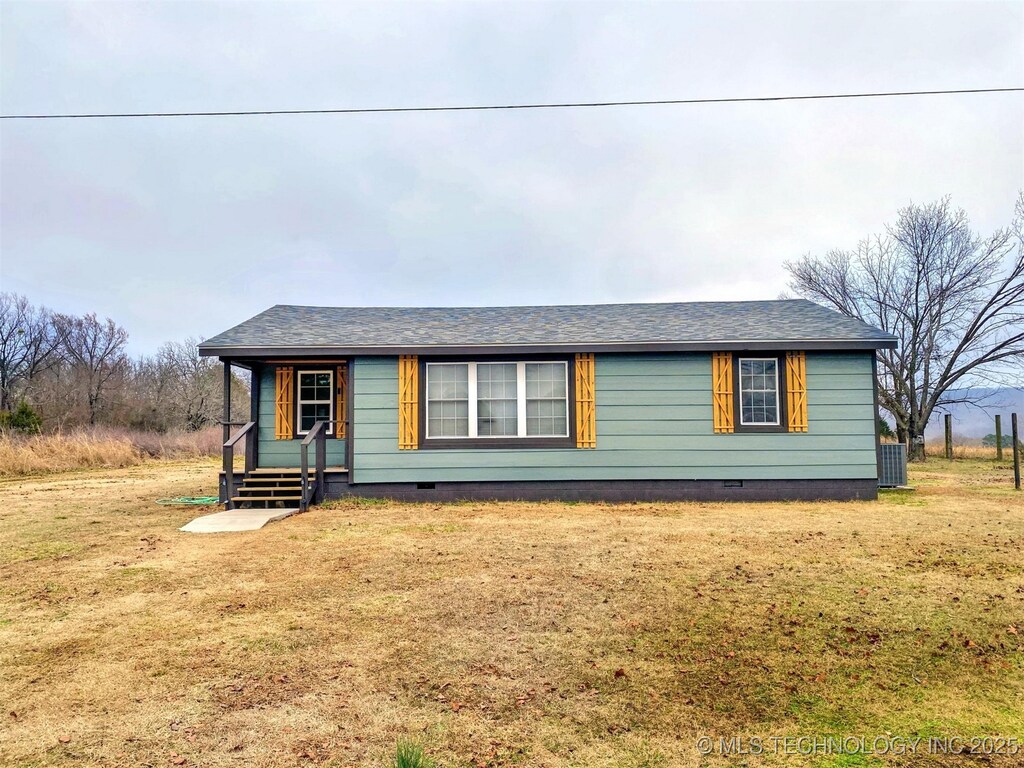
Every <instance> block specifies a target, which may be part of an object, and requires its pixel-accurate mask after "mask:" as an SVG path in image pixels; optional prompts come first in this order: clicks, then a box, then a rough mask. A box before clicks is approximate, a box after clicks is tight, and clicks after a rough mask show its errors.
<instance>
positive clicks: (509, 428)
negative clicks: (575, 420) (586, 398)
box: [426, 361, 569, 440]
mask: <svg viewBox="0 0 1024 768" xmlns="http://www.w3.org/2000/svg"><path fill="white" fill-rule="evenodd" d="M568 378H569V377H568V364H567V363H566V362H564V361H545V362H504V361H502V362H487V363H476V362H464V363H463V362H457V363H427V365H426V405H427V413H426V429H427V432H426V437H427V440H431V439H439V438H440V439H444V438H454V439H458V438H481V439H488V438H513V439H514V438H568V437H569V380H568Z"/></svg>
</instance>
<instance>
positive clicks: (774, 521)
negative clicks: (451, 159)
mask: <svg viewBox="0 0 1024 768" xmlns="http://www.w3.org/2000/svg"><path fill="white" fill-rule="evenodd" d="M215 472H216V470H215V465H214V463H213V462H210V461H205V460H200V461H192V462H187V463H149V464H144V465H141V466H135V467H128V468H124V469H112V470H98V471H83V472H75V473H68V474H60V475H53V476H49V477H44V478H34V479H23V480H8V481H4V482H0V702H2V707H3V710H2V711H0V717H2V720H0V764H3V765H10V766H44V765H70V766H142V765H152V766H168V765H201V766H292V765H294V766H307V765H308V766H312V765H337V766H347V765H358V766H383V765H386V764H388V760H389V757H390V755H391V754H392V753H393V752H394V745H395V742H396V740H397V739H399V738H411V739H412V740H414V741H415V742H417V743H419V744H421V745H423V747H424V748H425V749H426V751H427V753H428V754H429V755H431V756H433V757H434V758H435V759H436V760H437V761H438V763H439V765H442V766H551V767H554V766H580V767H589V766H622V767H623V768H626V767H629V768H642V767H644V766H647V767H651V768H653V767H655V766H666V767H668V766H699V765H710V766H715V765H726V764H728V765H733V766H736V765H751V766H761V765H793V766H804V765H816V766H861V765H864V766H872V765H885V766H889V765H893V766H895V765H909V764H914V765H961V764H962V765H971V766H976V765H995V766H1010V765H1019V764H1021V763H1022V762H1024V758H1022V757H1021V756H1020V755H1018V756H1016V757H995V758H993V759H991V760H989V759H977V758H969V757H963V758H955V757H950V756H944V757H934V758H923V757H920V756H919V757H918V758H916V759H915V760H913V761H912V760H910V759H909V758H907V757H902V758H897V757H891V756H890V757H878V756H872V755H865V754H859V755H845V756H836V755H819V756H817V757H808V756H800V755H797V756H785V755H762V756H748V757H746V758H735V757H734V758H723V757H721V756H720V755H716V754H712V755H709V756H707V757H701V756H700V755H699V754H698V752H697V750H696V748H695V740H696V738H697V737H698V736H700V735H703V734H710V735H712V736H714V737H715V738H718V737H731V736H734V735H739V736H744V737H750V736H762V737H768V736H772V735H780V736H781V735H790V736H797V735H810V736H815V735H818V736H821V735H829V734H831V735H866V736H869V737H874V736H878V735H884V734H886V733H889V734H892V735H895V736H906V737H910V736H913V735H924V736H961V737H972V736H981V735H999V736H1003V737H1007V738H1016V739H1021V738H1024V551H1022V545H1024V498H1022V496H1021V495H1020V494H1015V493H1014V492H1013V490H1012V484H1011V481H1010V473H1009V464H1008V463H1004V464H1002V465H1001V466H997V465H995V464H994V463H993V462H978V461H975V462H968V461H964V462H956V463H954V464H953V465H951V464H950V463H948V462H945V461H942V460H931V461H929V462H928V464H927V465H926V466H925V467H924V468H923V469H915V471H914V472H913V476H912V479H913V482H914V484H915V485H916V486H917V487H918V490H917V491H916V492H913V493H906V492H893V493H886V494H885V495H884V496H883V497H882V499H881V500H879V501H878V502H870V503H869V502H865V503H850V504H839V503H819V504H807V503H790V504H750V505H740V504H637V505H591V504H511V503H494V504H477V503H473V504H446V505H411V504H370V503H352V502H347V503H338V504H332V505H330V506H326V507H320V508H315V509H314V510H313V511H311V512H310V513H308V514H306V515H301V516H297V517H294V518H290V519H288V520H286V521H283V522H280V523H275V524H273V525H271V526H269V527H267V528H265V529H264V530H262V531H259V532H255V533H242V534H218V535H195V534H183V533H179V532H178V531H177V530H176V529H177V527H178V526H180V525H182V524H183V523H185V522H186V521H188V520H189V519H190V518H191V517H193V516H195V515H196V514H198V511H197V510H196V509H188V508H175V507H162V506H158V505H156V504H154V503H153V500H154V499H156V498H157V497H163V496H176V495H182V494H186V495H206V494H210V493H213V492H214V491H215Z"/></svg>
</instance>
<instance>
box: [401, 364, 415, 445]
mask: <svg viewBox="0 0 1024 768" xmlns="http://www.w3.org/2000/svg"><path fill="white" fill-rule="evenodd" d="M419 399H420V366H419V360H418V359H417V357H416V355H402V356H401V357H399V358H398V449H399V450H402V451H414V450H416V449H417V448H419V447H420V446H419V426H420V418H419V415H420V414H419Z"/></svg>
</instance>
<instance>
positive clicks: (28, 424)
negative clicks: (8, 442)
mask: <svg viewBox="0 0 1024 768" xmlns="http://www.w3.org/2000/svg"><path fill="white" fill-rule="evenodd" d="M42 426H43V420H42V418H40V416H39V414H38V413H36V412H35V411H34V410H33V409H32V406H31V405H29V404H28V403H27V402H25V401H24V400H22V401H21V402H20V403H18V407H17V408H15V409H14V410H13V411H0V429H2V430H11V431H12V432H20V433H21V434H23V435H37V434H39V431H40V430H41V429H42Z"/></svg>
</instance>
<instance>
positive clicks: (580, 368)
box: [576, 353, 597, 448]
mask: <svg viewBox="0 0 1024 768" xmlns="http://www.w3.org/2000/svg"><path fill="white" fill-rule="evenodd" d="M576 447H577V448H597V409H596V408H595V406H594V355H593V353H587V354H580V355H576Z"/></svg>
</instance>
